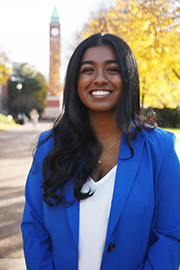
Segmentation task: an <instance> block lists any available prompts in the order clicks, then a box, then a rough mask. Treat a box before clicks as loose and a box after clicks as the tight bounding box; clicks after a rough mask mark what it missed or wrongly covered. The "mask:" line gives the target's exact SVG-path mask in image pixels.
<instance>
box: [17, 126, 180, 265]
mask: <svg viewBox="0 0 180 270" xmlns="http://www.w3.org/2000/svg"><path fill="white" fill-rule="evenodd" d="M49 133H50V131H47V132H44V133H43V134H42V135H41V136H40V141H41V140H43V139H44V138H45V137H46V136H47V135H49ZM174 141H175V138H174V135H173V134H172V133H169V132H166V131H164V130H162V129H159V128H156V129H155V130H153V131H149V130H143V131H142V132H140V133H139V134H138V136H137V138H136V140H134V141H132V147H133V150H134V156H133V158H130V157H131V152H130V150H129V148H128V147H127V145H126V144H125V143H124V137H122V141H121V146H120V151H119V158H118V166H117V172H116V179H115V187H114V194H113V199H112V206H111V211H110V216H109V223H108V229H107V235H106V242H105V248H104V253H103V257H102V263H101V268H100V269H101V270H120V269H121V270H177V269H178V266H179V264H180V162H179V158H178V156H177V153H176V151H175V147H174V145H175V144H174ZM52 145H53V141H52V138H50V139H49V140H48V141H47V142H45V143H43V144H42V145H40V146H39V147H38V148H37V150H36V153H35V158H34V161H33V164H32V167H31V170H30V172H29V175H28V179H27V183H26V190H25V197H26V202H25V208H24V214H23V220H22V226H21V227H22V234H23V242H24V253H25V259H26V264H27V269H28V270H54V269H56V270H77V269H78V237H79V235H78V234H79V201H76V200H75V202H74V203H73V204H72V205H71V206H70V207H62V206H58V207H50V206H48V205H47V204H45V203H44V201H43V199H42V188H41V184H42V183H43V175H42V162H43V159H44V158H45V156H46V155H47V154H48V152H49V151H50V149H51V148H52ZM69 182H70V187H69V188H68V192H67V194H66V199H67V200H69V201H73V200H74V195H73V179H70V180H69ZM102 203H103V202H102ZM94 245H96V243H94ZM89 256H91V254H89ZM92 260H93V258H92ZM84 270H86V269H84ZM97 270H99V269H97Z"/></svg>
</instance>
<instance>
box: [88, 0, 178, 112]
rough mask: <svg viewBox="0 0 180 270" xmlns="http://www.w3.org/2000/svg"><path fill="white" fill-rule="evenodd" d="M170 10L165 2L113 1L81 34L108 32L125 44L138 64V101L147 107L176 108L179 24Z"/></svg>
mask: <svg viewBox="0 0 180 270" xmlns="http://www.w3.org/2000/svg"><path fill="white" fill-rule="evenodd" d="M175 7H176V6H175ZM176 9H177V7H176ZM170 10H172V7H169V1H168V0H158V1H151V0H147V1H139V0H129V1H123V0H116V4H115V6H114V8H113V9H112V10H111V11H109V12H107V14H105V13H101V12H100V13H99V17H97V18H95V19H93V20H90V24H89V25H88V26H87V27H86V30H85V33H84V38H86V37H88V36H89V35H92V34H94V33H97V32H100V31H101V32H105V33H107V32H109V33H112V34H115V35H117V36H119V37H121V38H122V39H124V40H125V41H126V42H127V43H128V44H129V46H130V47H131V49H132V51H133V53H134V54H135V57H136V60H137V64H138V70H139V73H140V82H141V84H140V85H141V98H142V100H143V103H145V104H147V105H150V106H158V107H162V106H164V105H166V106H171V107H173V106H174V107H176V106H177V105H180V95H179V90H180V54H179V51H180V42H179V40H180V32H179V29H180V23H177V22H178V21H177V20H176V17H175V15H174V16H172V13H173V10H172V13H171V12H170ZM175 22H176V24H175Z"/></svg>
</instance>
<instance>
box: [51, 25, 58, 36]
mask: <svg viewBox="0 0 180 270" xmlns="http://www.w3.org/2000/svg"><path fill="white" fill-rule="evenodd" d="M51 35H52V36H54V37H55V36H58V35H59V29H58V28H57V27H53V28H52V29H51Z"/></svg>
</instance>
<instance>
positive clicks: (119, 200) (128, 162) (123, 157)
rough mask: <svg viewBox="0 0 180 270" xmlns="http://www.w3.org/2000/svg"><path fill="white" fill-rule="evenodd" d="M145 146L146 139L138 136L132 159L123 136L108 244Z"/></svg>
mask: <svg viewBox="0 0 180 270" xmlns="http://www.w3.org/2000/svg"><path fill="white" fill-rule="evenodd" d="M143 146H144V139H143V138H141V135H140V134H138V136H137V138H136V140H135V141H132V147H133V151H134V156H133V157H132V158H130V157H131V151H130V149H129V148H128V146H127V145H126V144H125V143H124V136H122V140H121V146H120V151H119V159H118V166H117V172H116V179H115V185H114V194H113V199H112V205H111V212H110V216H109V223H108V229H107V236H106V243H107V241H108V239H109V237H110V235H111V234H112V232H113V230H114V228H115V226H116V224H117V222H118V220H119V218H120V217H121V214H122V211H123V209H124V207H125V203H126V200H127V199H128V196H129V194H130V191H131V188H132V185H133V182H134V180H135V177H136V173H137V170H138V168H139V165H140V161H141V155H142V150H143Z"/></svg>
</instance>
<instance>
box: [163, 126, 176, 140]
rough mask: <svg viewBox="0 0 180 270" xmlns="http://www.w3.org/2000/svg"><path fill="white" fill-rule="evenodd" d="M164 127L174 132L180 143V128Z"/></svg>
mask: <svg viewBox="0 0 180 270" xmlns="http://www.w3.org/2000/svg"><path fill="white" fill-rule="evenodd" d="M164 129H165V130H168V131H170V132H172V133H174V134H175V136H176V139H177V143H180V128H164Z"/></svg>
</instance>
